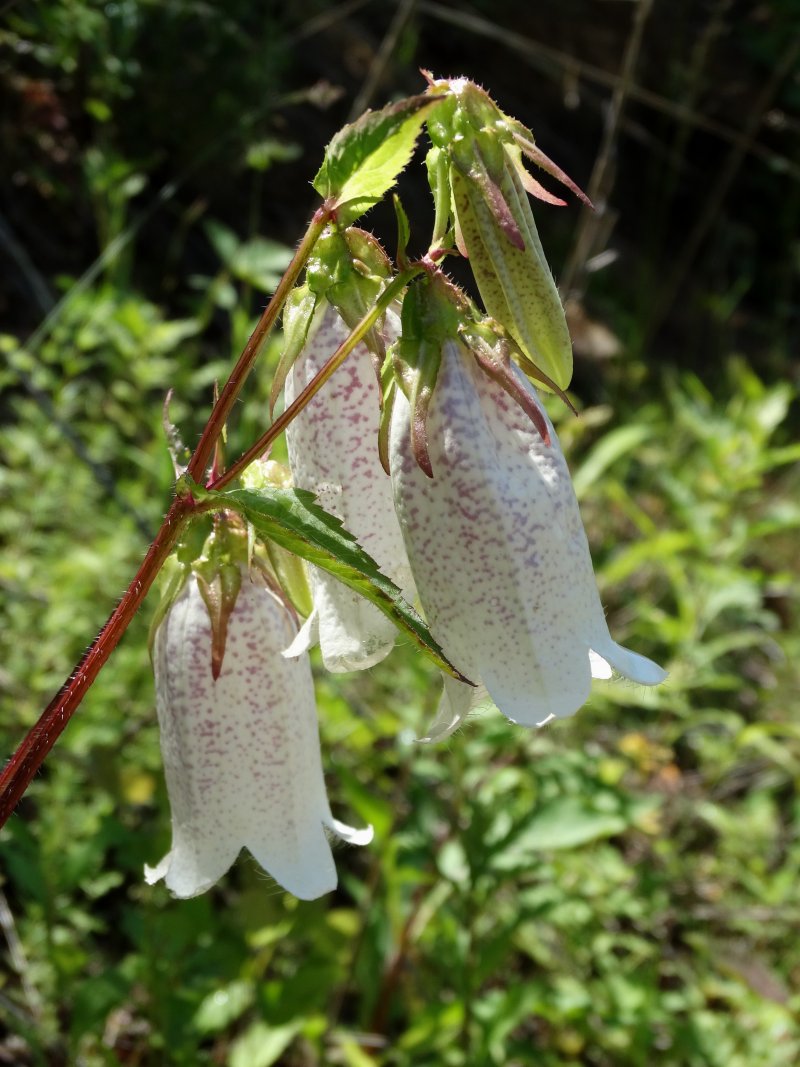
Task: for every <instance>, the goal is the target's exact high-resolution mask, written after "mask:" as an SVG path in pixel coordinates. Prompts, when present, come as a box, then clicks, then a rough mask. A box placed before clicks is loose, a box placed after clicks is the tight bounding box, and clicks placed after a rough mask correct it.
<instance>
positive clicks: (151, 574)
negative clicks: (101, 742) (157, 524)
mask: <svg viewBox="0 0 800 1067" xmlns="http://www.w3.org/2000/svg"><path fill="white" fill-rule="evenodd" d="M193 506H194V505H193V503H192V502H191V501H190V500H184V499H176V500H174V501H173V504H172V507H171V508H170V509H169V511H168V512H167V516H166V518H165V519H164V522H163V524H162V526H161V529H160V530H159V531H158V534H157V535H156V538H155V540H154V541H153V543H152V544H151V545H150V548H149V549H148V550H147V555H146V556H145V557H144V560H143V561H142V565H141V566H140V567H139V570H138V571H137V572H136V576H135V578H134V579H133V581H132V582H131V584H130V585H129V586H128V588H127V589H126V591H125V593H124V594H123V596H122V599H121V600H120V602H119V604H117V606H116V608H115V609H114V611H113V612H112V613H111V615H110V616H109V619H108V622H107V623H106V624H105V626H104V627H103V629H102V630H101V631H100V633H99V634H98V635H97V637H96V638H95V639H94V641H92V643H91V645H89V648H88V649H87V650H86V652H85V653H84V655H83V657H82V659H81V661H80V663H79V664H78V666H77V667H76V668H75V670H74V671H73V672H72V674H71V675H70V677H69V678H68V679H67V681H66V682H64V684H63V685H62V687H61V689H59V691H58V693H57V694H56V695H55V696H54V697H53V699H52V700H51V701H50V703H49V704H48V705H47V707H46V708H45V709H44V711H43V712H42V714H41V716H40V717H39V720H38V722H37V723H36V725H35V726H34V727H32V729H31V730H30V731H29V732H28V735H27V737H26V738H25V740H24V741H23V742H22V744H21V745H20V746H19V748H18V749H17V751H16V752H15V753H14V755H13V756H12V757H11V759H10V761H9V763H8V764H7V766H6V767H5V768H4V769H3V772H2V774H0V826H3V825H4V823H5V821H6V819H8V817H9V815H10V814H11V812H12V811H13V810H14V808H15V807H16V805H17V803H18V801H19V800H20V798H21V797H22V794H23V793H24V792H25V790H26V789H27V788H28V786H29V785H30V782H31V779H32V778H33V776H34V775H35V774H36V772H37V771H38V769H39V767H41V765H42V763H43V761H44V759H45V757H46V756H47V754H48V752H49V751H50V749H51V748H52V747H53V745H54V744H55V743H56V741H57V740H58V738H59V737H60V736H61V732H62V730H63V729H64V728H65V726H66V725H67V723H68V722H69V720H70V719H71V718H72V715H73V713H74V712H75V710H76V709H77V707H78V705H79V704H80V702H81V701H82V700H83V698H84V696H85V695H86V692H87V690H88V689H89V687H90V686H91V685H92V683H93V682H94V680H95V678H96V677H97V675H98V674H99V673H100V669H101V668H102V666H103V664H104V663H105V662H106V660H107V659H108V657H109V656H110V655H111V653H112V652H113V650H114V649H115V648H116V646H117V645H118V644H119V640H120V638H121V637H122V635H123V634H124V633H125V630H126V629H127V627H128V624H129V623H130V621H131V619H132V618H133V616H134V614H135V613H136V610H137V608H138V607H139V605H140V604H141V603H142V601H143V600H144V598H145V595H146V593H147V591H148V589H149V588H150V586H151V585H152V584H153V581H154V579H155V577H156V575H157V574H158V572H159V570H160V569H161V567H162V565H163V563H164V561H165V560H166V558H167V556H168V555H169V554H170V552H171V551H172V549H173V547H174V545H175V542H176V541H177V540H178V537H179V536H180V532H181V530H182V528H183V526H184V524H185V522H186V520H187V519H188V517H189V514H190V513H191V510H192V508H193Z"/></svg>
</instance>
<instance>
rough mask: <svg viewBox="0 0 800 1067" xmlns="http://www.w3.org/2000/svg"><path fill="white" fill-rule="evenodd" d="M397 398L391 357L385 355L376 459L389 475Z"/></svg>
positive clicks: (382, 368) (382, 369) (382, 370)
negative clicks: (392, 429) (390, 445)
mask: <svg viewBox="0 0 800 1067" xmlns="http://www.w3.org/2000/svg"><path fill="white" fill-rule="evenodd" d="M396 396H397V380H396V379H395V376H394V368H393V366H392V359H391V355H389V354H387V356H386V359H385V360H384V362H383V366H382V367H381V413H380V419H379V421H378V458H379V459H380V461H381V466H382V467H383V469H384V470H385V471H386V473H387V474H391V473H392V470H391V461H390V459H389V434H390V432H391V428H392V412H393V411H394V402H395V398H396Z"/></svg>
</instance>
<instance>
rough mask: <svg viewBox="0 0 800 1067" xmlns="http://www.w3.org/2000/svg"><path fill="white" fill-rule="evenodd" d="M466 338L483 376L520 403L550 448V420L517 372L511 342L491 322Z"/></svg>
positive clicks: (476, 326)
mask: <svg viewBox="0 0 800 1067" xmlns="http://www.w3.org/2000/svg"><path fill="white" fill-rule="evenodd" d="M462 338H463V340H464V341H465V343H466V345H467V348H469V350H470V351H471V352H472V354H473V356H474V357H475V360H476V362H477V364H478V366H479V367H480V368H481V370H482V371H483V373H484V374H485V375H486V376H487V377H489V378H491V379H492V381H494V382H496V383H497V384H498V385H499V386H500V387H501V389H503V390H504V391H505V392H506V393H507V394H508V395H509V396H510V397H511V399H512V400H513V401H514V402H515V403H517V404H519V406H520V407H521V408H522V410H523V411H524V412H525V414H526V415H527V416H528V418H529V419H530V420H531V422H532V423H533V425H534V427H535V429H536V430H537V432H538V433H539V436H540V437H541V438H542V440H543V441H544V443H545V444H546V445H549V444H550V428H549V426H548V425H547V419H546V418H545V417H544V413H543V411H542V409H541V408H540V407H539V404H538V403H537V401H536V398H535V397H534V396H533V395H532V393H531V392H530V391H529V390H528V389H526V388H525V384H524V379H521V378H520V377H519V374H518V373H516V372H515V368H514V364H513V363H512V361H511V345H510V343H509V341H508V339H507V338H505V337H503V336H502V335H501V334H500V333H499V332H497V331H496V330H495V329H494V328H493V325H492V324H490V323H487V322H483V323H475V324H474V325H472V326H470V327H469V328H467V329H466V330H464V331H462Z"/></svg>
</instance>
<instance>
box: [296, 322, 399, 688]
mask: <svg viewBox="0 0 800 1067" xmlns="http://www.w3.org/2000/svg"><path fill="white" fill-rule="evenodd" d="M398 331H399V323H398V318H397V315H396V314H395V312H393V311H391V310H390V311H389V312H388V313H387V315H386V320H385V331H384V332H385V333H386V334H387V335H388V337H389V339H391V340H394V338H395V337H396V336H397V333H398ZM349 332H350V331H349V329H348V327H347V326H346V325H345V323H344V321H343V320H342V319H341V317H340V316H339V314H338V313H337V312H336V311H335V310H334V309H333V308H332V307H330V306H327V305H326V306H325V307H324V310H322V311H319V312H317V315H316V316H315V322H313V323H312V325H311V329H310V331H309V333H310V336H309V338H308V340H307V341H306V344H305V346H304V347H303V349H302V351H301V353H300V355H299V357H298V358H297V360H296V362H295V363H294V365H293V366H292V368H291V370H290V371H289V373H288V375H287V378H286V403H287V404H289V403H291V402H292V400H293V399H294V398H295V396H296V395H297V394H298V393H299V392H300V391H301V390H302V389H303V387H304V386H305V385H306V384H307V383H308V382H309V381H311V379H312V378H313V377H314V376H315V375H316V374H317V372H318V371H319V370H320V368H321V367H322V366H323V365H324V363H325V362H326V361H327V360H328V358H329V357H330V356H331V355H332V354H333V353H334V352H335V351H336V349H337V348H338V347H339V345H340V344H341V343H342V342H343V341H344V340H345V339H346V338H347V336H348V334H349ZM379 418H380V393H379V384H378V380H377V377H376V374H375V370H374V368H373V365H372V360H371V357H370V353H369V351H368V349H367V347H366V345H364V344H359V345H357V346H356V348H355V349H354V350H353V352H352V353H351V354H350V355H349V356H348V357H347V359H346V360H345V362H344V363H343V364H342V366H341V367H340V368H339V369H338V370H337V371H336V372H335V374H334V375H333V376H332V378H331V380H330V381H329V382H327V383H326V384H325V386H324V387H323V389H322V390H321V391H320V392H319V393H318V394H317V395H316V396H315V397H314V398H313V400H312V401H311V402H310V403H309V404H308V406H307V407H306V408H304V409H303V411H302V412H301V413H300V414H299V416H298V417H297V418H296V419H295V420H294V421H293V422H292V423H291V424H290V425H289V427H288V429H287V432H286V438H287V443H288V448H289V463H290V466H291V469H292V478H293V481H294V484H295V486H297V488H299V489H308V490H310V491H311V492H313V493H314V494H315V495H316V497H317V500H318V501H319V503H320V504H321V506H322V507H323V508H324V509H325V510H326V511H328V512H329V513H330V514H331V515H335V516H336V517H337V518H339V519H341V520H342V522H343V523H344V526H345V528H346V529H347V530H349V531H350V533H352V534H353V535H354V537H355V538H356V540H357V541H358V542H359V544H360V545H361V547H362V548H363V549H364V550H365V551H366V552H368V553H369V555H370V556H372V558H373V559H374V560H375V561H376V562H377V563H378V566H379V567H380V568H381V570H382V571H383V573H384V574H385V575H386V576H387V577H388V578H390V579H391V580H392V581H393V582H394V583H395V584H396V585H397V586H399V587H400V589H401V590H402V592H403V595H404V596H405V597H406V599H413V595H414V593H413V579H412V576H411V568H410V567H409V564H408V559H407V557H406V552H405V547H404V545H403V536H402V534H401V532H400V527H399V525H398V523H397V518H396V516H395V513H394V506H393V502H392V486H391V482H390V480H389V478H388V476H387V474H386V472H385V471H384V469H383V467H382V466H381V463H380V459H379V456H378V449H377V439H378V422H379ZM311 592H312V597H313V601H314V611H313V613H312V615H311V616H310V617H309V619H308V620H307V622H306V625H305V626H304V627H303V629H302V631H301V633H300V635H299V637H298V640H297V641H296V642H295V644H294V645H293V646H292V648H291V649H290V650H289V654H292V655H293V654H294V653H295V652H297V651H304V650H305V649H307V648H308V646H309V645H310V644H312V643H313V642H314V640H315V639H316V637H317V636H318V637H319V643H320V648H321V651H322V658H323V662H324V664H325V666H326V668H327V669H328V670H330V671H352V670H361V669H363V668H366V667H371V666H373V664H375V663H378V662H379V661H380V660H382V659H383V658H384V657H385V656H387V655H388V654H389V652H390V651H391V649H392V646H393V645H394V641H395V637H396V635H397V631H396V628H395V626H394V625H393V623H392V622H391V621H390V620H389V619H387V618H386V616H385V615H383V614H382V613H381V612H380V611H378V609H377V608H376V607H375V606H374V605H373V604H370V603H369V601H368V600H365V599H364V598H363V597H361V596H359V595H358V594H357V593H355V592H353V591H352V590H351V589H348V588H347V587H346V586H345V585H343V584H342V583H341V582H339V581H337V579H336V578H334V577H332V576H331V575H329V574H326V573H324V572H322V571H319V570H317V569H316V568H313V567H312V568H311Z"/></svg>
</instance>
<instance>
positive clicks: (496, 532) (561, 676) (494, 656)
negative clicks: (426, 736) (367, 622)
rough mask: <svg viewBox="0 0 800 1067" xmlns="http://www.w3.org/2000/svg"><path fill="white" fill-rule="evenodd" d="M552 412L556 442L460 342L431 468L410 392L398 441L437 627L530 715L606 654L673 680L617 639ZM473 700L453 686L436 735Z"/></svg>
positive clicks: (438, 415)
mask: <svg viewBox="0 0 800 1067" xmlns="http://www.w3.org/2000/svg"><path fill="white" fill-rule="evenodd" d="M519 378H520V388H524V389H525V390H526V391H527V392H528V393H529V394H530V396H531V397H532V399H533V400H534V402H535V403H537V404H538V398H537V397H536V393H535V390H533V388H532V387H531V386H530V384H529V383H528V382H527V379H525V378H524V376H523V375H522V374H521V373H520V375H519ZM542 415H543V418H544V419H545V420H546V421H547V426H548V428H549V430H550V435H551V438H552V441H551V444H550V445H546V444H545V443H544V441H543V440H542V437H541V435H540V434H539V433H538V432H537V431H536V430H535V429H534V428H533V426H532V424H531V422H530V420H529V418H528V416H527V415H526V414H525V413H524V411H523V410H522V409H521V408H520V407H519V406H518V405H517V404H516V403H515V402H514V401H513V400H512V399H511V398H510V397H509V396H508V394H507V393H506V392H505V391H504V390H503V389H502V388H501V387H500V386H499V385H497V384H496V383H495V382H494V381H492V380H491V379H489V378H488V377H487V376H486V375H484V374H483V373H482V372H481V371H480V370H479V369H478V368H477V366H476V364H475V361H474V359H473V357H472V356H471V354H470V353H469V352H468V351H467V350H466V349H465V348H464V347H463V346H462V345H461V344H460V343H459V342H457V341H455V340H453V341H450V342H447V343H446V344H445V346H444V350H443V353H442V363H441V369H440V372H439V379H438V382H437V387H436V391H435V392H434V396H433V399H432V402H431V406H430V412H429V417H428V436H429V449H430V458H431V463H432V465H433V471H434V477H433V478H432V479H430V478H428V477H426V476H425V474H423V472H422V471H420V469H419V467H418V466H417V464H416V462H415V460H414V457H413V453H412V447H411V431H410V413H409V407H408V403H407V402H406V400H405V398H404V397H402V396H400V397H399V398H398V401H397V404H396V406H395V410H394V415H393V419H392V428H391V440H390V456H391V467H392V484H393V489H394V497H395V507H396V510H397V515H398V518H399V520H400V525H401V528H402V530H403V534H404V537H405V543H406V550H407V552H408V558H409V560H410V562H411V566H412V569H413V572H414V579H415V582H416V585H417V589H418V591H419V597H420V600H421V602H422V606H423V608H424V610H425V613H426V616H427V619H428V622H429V624H430V627H431V630H432V632H433V635H434V637H436V639H437V640H438V641H439V642H440V643H441V644H442V646H443V648H444V650H445V652H446V653H447V655H448V656H449V658H450V659H451V661H452V662H453V663H454V664H455V665H456V666H457V667H458V668H459V670H461V671H462V672H463V673H464V674H465V675H466V676H467V677H469V678H471V679H472V680H473V681H480V682H482V683H483V684H484V685H485V687H486V689H487V690H488V692H489V695H490V696H491V698H492V700H494V702H495V703H496V704H497V706H498V707H499V708H500V710H501V711H503V712H504V713H505V714H506V715H507V716H508V717H509V718H510V719H512V720H513V721H515V722H519V723H523V724H525V725H539V724H541V723H542V722H544V721H547V720H549V719H551V718H553V717H557V718H558V717H564V716H568V715H572V714H574V713H575V712H576V711H577V709H578V708H579V707H580V706H581V705H582V704H583V703H584V702H585V701H586V699H587V697H588V695H589V689H590V684H591V676H592V673H594V674H595V676H598V677H607V676H608V675H609V674H610V669H609V668H608V664H611V666H613V667H614V668H615V669H617V670H619V671H620V672H621V673H624V674H626V675H627V676H629V677H631V678H634V679H635V680H636V681H639V682H641V683H642V684H645V685H652V684H657V682H659V681H662V680H663V678H664V677H665V675H664V672H663V671H662V670H661V668H660V667H658V666H656V664H653V663H651V661H650V660H647V659H645V658H644V657H642V656H637V655H636V654H635V653H631V652H628V650H627V649H622V648H621V647H620V646H619V645H616V644H615V642H613V641H612V639H611V637H610V635H609V632H608V627H607V625H606V620H605V615H604V613H603V609H602V606H601V603H600V598H599V595H598V592H597V586H596V583H595V579H594V571H593V568H592V561H591V557H590V555H589V546H588V543H587V541H586V535H585V532H584V529H583V524H582V522H581V518H580V513H579V510H578V503H577V500H576V499H575V494H574V491H573V489H572V482H571V479H570V476H569V471H568V469H567V464H566V461H565V459H564V456H563V453H562V452H561V448H560V445H559V443H558V438H557V437H556V434H555V431H554V430H553V428H552V426H551V425H550V422H549V420H547V416H546V414H545V413H544V411H543V409H542ZM590 650H592V652H593V654H592V655H591V657H590ZM473 703H474V702H473V701H470V700H468V699H467V698H466V695H464V694H461V693H460V692H459V691H458V689H457V688H455V687H453V686H452V685H451V686H449V688H448V687H446V691H445V696H444V698H443V704H442V706H441V707H440V711H439V715H438V716H437V720H436V722H435V723H434V727H433V728H432V730H431V739H434V740H435V739H436V737H438V736H447V734H448V733H450V732H452V730H453V729H455V728H456V726H457V725H458V723H459V722H460V721H461V719H462V718H463V717H464V715H466V714H467V712H468V711H469V710H470V707H471V706H472V705H473Z"/></svg>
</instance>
